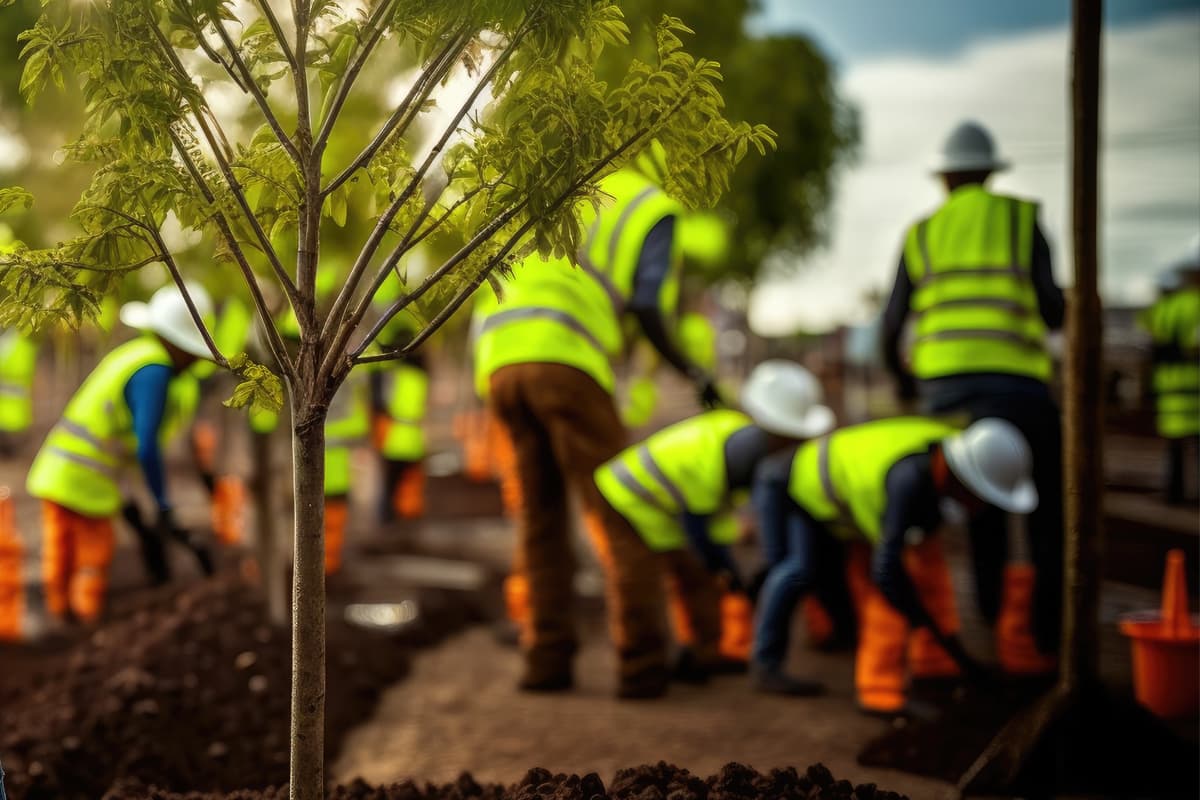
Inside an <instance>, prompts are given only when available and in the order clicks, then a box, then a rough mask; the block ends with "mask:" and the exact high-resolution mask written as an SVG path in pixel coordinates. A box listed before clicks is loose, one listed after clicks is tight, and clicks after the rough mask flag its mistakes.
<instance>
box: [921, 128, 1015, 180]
mask: <svg viewBox="0 0 1200 800" xmlns="http://www.w3.org/2000/svg"><path fill="white" fill-rule="evenodd" d="M932 166H933V171H934V172H936V173H938V174H945V173H947V172H999V171H1001V170H1005V169H1008V162H1007V161H1005V160H1003V159H1002V158H999V157H998V156H997V155H996V145H995V143H994V142H993V141H992V135H991V134H990V133H988V131H987V128H985V127H983V126H982V125H980V124H979V123H978V122H973V121H970V120H968V121H966V122H960V123H958V125H956V126H955V127H954V130H952V131H950V135H949V136H947V137H946V141H945V142H944V143H943V144H942V149H941V150H940V151H939V152H938V154H937V156H936V157H935V158H934V162H933V165H932Z"/></svg>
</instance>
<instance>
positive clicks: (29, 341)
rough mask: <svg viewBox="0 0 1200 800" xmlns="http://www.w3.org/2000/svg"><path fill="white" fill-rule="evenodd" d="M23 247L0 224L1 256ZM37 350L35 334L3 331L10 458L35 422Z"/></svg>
mask: <svg viewBox="0 0 1200 800" xmlns="http://www.w3.org/2000/svg"><path fill="white" fill-rule="evenodd" d="M20 246H21V245H20V244H19V243H18V242H17V240H16V238H15V237H14V236H13V232H12V228H10V227H8V226H7V225H5V224H3V223H0V255H4V254H6V253H12V252H15V251H16V250H17V248H18V247H20ZM37 353H38V346H37V341H36V340H35V339H34V338H33V337H32V336H31V335H29V334H27V333H25V332H23V331H21V330H19V329H17V328H8V329H7V330H5V331H3V332H2V333H0V455H3V456H4V457H6V458H8V457H11V456H13V455H14V454H15V453H16V450H17V447H18V445H19V444H20V442H21V440H22V438H23V437H24V436H25V434H26V433H28V431H29V427H30V426H31V425H32V424H33V377H34V372H35V370H36V368H37Z"/></svg>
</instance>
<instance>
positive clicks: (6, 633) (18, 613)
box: [0, 498, 25, 642]
mask: <svg viewBox="0 0 1200 800" xmlns="http://www.w3.org/2000/svg"><path fill="white" fill-rule="evenodd" d="M0 502H3V503H4V506H3V507H2V508H0V515H3V516H4V517H6V519H5V520H4V521H3V522H0V642H3V641H16V640H17V639H20V638H21V617H22V615H23V614H24V611H25V591H24V589H25V586H24V581H23V580H22V575H21V567H22V564H23V561H24V548H23V547H22V546H21V539H20V537H18V536H17V532H16V530H15V529H14V528H13V527H12V501H11V500H8V499H7V498H5V499H4V500H3V501H0Z"/></svg>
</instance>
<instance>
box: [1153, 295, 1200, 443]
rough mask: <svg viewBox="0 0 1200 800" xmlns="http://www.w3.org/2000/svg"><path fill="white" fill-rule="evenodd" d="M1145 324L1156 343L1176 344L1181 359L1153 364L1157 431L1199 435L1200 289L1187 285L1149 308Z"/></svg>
mask: <svg viewBox="0 0 1200 800" xmlns="http://www.w3.org/2000/svg"><path fill="white" fill-rule="evenodd" d="M1142 324H1143V325H1144V326H1145V328H1146V329H1147V330H1148V331H1149V332H1150V336H1151V337H1152V338H1153V339H1154V343H1155V344H1157V345H1174V346H1175V347H1177V348H1178V350H1179V357H1178V359H1172V360H1169V361H1159V362H1158V363H1156V364H1155V365H1154V379H1153V380H1154V395H1155V405H1156V407H1157V415H1156V423H1157V426H1158V433H1159V435H1160V436H1163V437H1165V438H1168V439H1179V438H1183V437H1185V436H1196V435H1197V434H1200V288H1197V287H1188V288H1186V289H1181V290H1179V291H1176V292H1172V293H1171V294H1169V295H1167V296H1165V297H1163V298H1161V299H1160V300H1159V301H1158V302H1156V303H1155V304H1154V305H1152V306H1151V307H1150V308H1148V309H1146V311H1145V312H1144V313H1143V316H1142Z"/></svg>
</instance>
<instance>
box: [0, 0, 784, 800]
mask: <svg viewBox="0 0 1200 800" xmlns="http://www.w3.org/2000/svg"><path fill="white" fill-rule="evenodd" d="M11 1H12V0H0V2H6V3H11ZM44 5H45V9H44V13H43V15H42V17H41V18H40V19H39V20H38V22H37V23H36V25H35V26H34V27H33V28H31V29H30V30H28V31H26V32H25V33H24V34H22V35H21V39H22V41H23V42H24V49H23V51H22V53H23V57H24V59H25V67H24V73H23V77H22V80H21V88H22V92H23V93H24V94H25V96H26V98H27V99H28V100H29V101H30V102H33V101H34V99H35V98H36V97H37V96H38V95H39V93H40V92H41V90H42V89H43V88H44V87H45V85H46V84H47V83H48V82H53V83H54V84H56V85H58V86H60V87H61V86H63V85H64V84H65V82H66V81H67V80H68V79H72V80H77V81H78V82H79V84H80V88H81V90H82V95H83V97H84V100H85V103H86V109H85V112H86V113H85V119H84V123H83V130H82V132H81V133H80V135H79V137H78V138H77V139H75V140H74V141H73V142H70V143H68V144H66V145H65V146H64V152H65V153H66V155H67V157H68V158H69V159H72V160H75V161H81V162H86V163H91V164H94V165H96V171H95V174H94V177H93V179H92V181H91V184H90V186H89V187H88V188H87V190H86V191H85V192H84V194H83V196H82V197H81V199H80V201H79V203H78V205H77V206H76V208H75V212H74V215H73V216H74V221H75V222H76V224H77V225H78V227H79V230H80V234H79V235H78V236H76V237H75V238H73V239H70V240H68V241H65V242H61V243H59V244H57V245H55V246H54V247H51V248H48V249H44V250H28V249H24V250H20V251H18V252H17V253H16V254H14V255H12V256H9V257H7V258H6V259H5V260H4V262H3V263H0V289H2V290H3V292H4V294H5V297H4V300H3V303H2V304H0V324H4V325H13V324H18V325H22V326H38V325H42V324H45V323H47V322H53V321H61V320H65V321H74V322H77V321H79V320H80V319H83V318H86V317H87V316H89V315H91V314H94V313H95V311H96V309H97V307H98V303H99V300H100V298H101V297H102V296H103V295H104V294H105V292H107V291H109V290H110V289H111V288H112V287H113V286H114V285H115V283H116V282H117V281H118V280H119V279H120V277H121V276H122V275H124V274H126V273H128V272H130V271H132V270H136V269H140V268H142V267H145V266H147V265H150V264H160V263H161V264H163V265H165V266H166V269H167V270H168V271H169V273H170V276H171V278H172V279H173V280H174V281H175V283H176V284H177V285H178V286H179V287H180V289H181V290H183V291H184V293H185V297H186V296H187V289H186V285H185V283H184V278H185V272H190V271H189V270H188V269H187V267H186V265H185V264H182V263H181V262H180V261H179V260H178V259H177V258H176V257H175V253H174V251H173V249H172V247H171V244H170V242H171V238H172V237H171V236H169V235H168V232H169V231H178V230H179V229H182V230H183V231H193V232H199V233H202V234H204V235H205V236H207V237H208V239H207V241H209V242H211V258H212V266H211V269H212V270H215V271H216V272H217V273H218V277H219V279H220V280H222V281H229V280H232V273H236V274H238V275H240V276H241V279H242V281H244V282H245V284H246V286H247V288H248V289H249V295H250V298H251V300H252V302H253V305H254V308H255V311H256V313H257V315H258V318H259V322H260V323H261V324H262V327H263V330H264V331H265V337H266V344H267V346H268V348H269V350H270V352H271V354H272V356H273V358H274V362H275V363H276V364H278V371H279V374H278V375H275V374H272V373H271V372H270V371H269V370H268V369H266V368H265V367H263V366H261V365H258V364H255V363H252V362H250V361H248V360H247V359H246V358H245V357H239V358H238V359H236V360H233V361H231V360H229V359H227V358H226V356H225V355H223V354H222V353H220V352H219V351H218V350H217V348H216V346H215V345H214V344H213V343H212V339H211V336H210V335H209V334H208V332H207V330H206V329H204V327H203V320H201V319H200V318H199V315H198V314H197V313H196V309H195V307H194V305H193V304H192V302H191V300H190V298H189V299H188V304H189V307H190V308H191V310H192V312H193V316H194V317H196V320H197V322H198V323H199V324H200V325H201V327H202V330H203V331H204V335H205V338H206V341H207V342H208V344H209V347H210V348H211V350H212V356H213V359H214V360H215V361H216V362H217V363H218V364H220V365H221V366H223V367H227V368H230V369H232V370H234V371H235V372H237V373H238V374H239V375H240V377H241V382H240V383H239V385H238V386H237V388H236V390H235V391H234V394H233V397H232V398H231V399H230V401H229V402H230V404H232V405H248V404H249V405H259V406H266V407H276V408H277V407H279V406H280V405H281V403H282V401H283V399H284V395H285V387H286V399H287V401H288V404H289V406H290V411H291V433H292V450H293V472H294V474H293V483H294V489H295V509H294V514H295V520H294V551H295V555H294V559H295V570H294V579H293V593H292V604H293V615H292V630H293V635H292V640H293V681H292V752H291V795H292V797H294V798H313V797H320V796H321V794H322V792H323V776H322V768H323V765H322V757H323V741H322V738H323V729H324V680H325V676H324V646H325V627H324V623H325V608H324V580H323V573H322V556H323V528H322V518H323V505H324V499H323V475H322V471H323V455H324V421H325V416H326V412H327V409H328V406H329V403H330V400H331V399H332V397H333V395H334V392H335V391H336V390H337V388H338V387H339V386H340V385H341V383H342V382H343V381H344V380H345V378H346V376H347V374H348V373H349V372H350V370H352V369H354V368H355V367H356V366H358V365H361V364H364V363H368V362H373V361H381V360H387V359H394V358H397V357H399V356H401V355H403V354H404V353H407V352H411V351H412V350H413V349H415V348H417V347H420V346H421V344H422V343H423V342H425V341H426V340H427V339H428V338H429V336H430V335H431V334H432V333H433V332H434V331H435V330H437V328H438V327H439V326H440V325H441V324H442V323H444V322H445V321H446V320H447V319H448V318H449V317H450V316H451V315H452V314H454V312H455V311H456V310H457V309H458V308H459V307H460V306H461V305H462V304H463V303H464V302H466V300H467V299H468V298H470V297H471V295H472V294H473V293H474V292H475V291H476V289H478V288H479V287H480V286H481V285H482V284H483V283H484V282H487V281H489V279H490V278H491V276H492V275H493V274H494V273H495V272H496V271H497V270H499V271H504V270H509V269H512V268H513V267H514V266H515V265H516V264H518V262H519V261H520V260H521V259H522V258H524V257H526V256H528V255H530V254H532V253H533V252H535V251H536V252H538V253H541V254H543V255H549V254H557V255H563V254H573V253H574V252H575V251H576V249H577V245H578V243H579V239H580V236H581V231H580V228H579V223H578V216H577V212H578V209H579V206H580V204H581V203H583V202H589V201H591V202H595V201H597V200H598V199H599V198H598V189H597V185H596V184H597V181H598V180H599V179H600V178H602V177H604V176H605V175H606V174H607V173H609V172H611V171H612V170H614V169H616V168H617V167H619V166H620V165H621V164H622V163H624V162H625V161H627V160H628V159H630V158H631V157H633V156H634V155H635V154H636V153H637V152H638V151H639V150H640V149H641V148H643V147H644V146H646V145H647V144H648V143H649V142H650V140H652V139H657V140H659V141H660V142H661V143H662V144H663V145H664V146H665V147H666V149H667V151H668V153H670V155H671V164H670V168H669V174H668V175H667V176H666V181H667V188H668V190H669V191H671V192H672V193H673V194H675V195H676V196H678V197H680V198H681V199H682V200H683V201H684V202H686V203H688V204H690V205H693V206H707V205H711V204H712V203H713V202H714V201H715V200H716V198H717V197H718V196H719V195H720V193H721V192H722V191H724V190H725V189H726V188H728V186H729V183H730V180H731V177H732V174H733V169H734V166H735V165H736V163H737V162H738V161H739V160H741V158H742V157H743V156H744V155H745V154H746V152H747V150H748V148H750V147H756V148H757V149H758V150H759V151H763V150H764V149H765V148H766V147H767V146H768V145H769V144H770V143H771V139H772V135H771V132H770V130H769V129H767V128H765V127H763V126H750V125H748V124H745V123H741V124H737V125H734V124H731V123H730V122H728V121H727V120H726V119H725V118H724V116H723V113H722V112H723V103H722V99H721V95H720V93H719V91H718V89H717V84H718V82H719V80H720V73H719V68H718V65H717V64H716V63H714V62H712V61H708V60H705V59H702V58H695V57H693V56H691V55H689V54H688V53H687V52H686V51H685V50H684V48H683V45H682V42H681V39H680V36H681V35H682V34H685V33H687V32H688V29H687V28H686V27H685V26H684V25H683V23H682V22H680V21H679V20H676V19H673V18H664V19H663V21H662V23H661V24H660V25H659V26H658V28H657V32H656V58H655V59H654V60H653V61H652V62H650V63H646V62H642V61H632V62H631V63H630V64H629V65H628V68H627V70H626V71H625V74H624V76H623V78H622V80H621V81H620V82H616V83H613V84H608V83H605V82H602V81H600V80H599V79H597V77H596V76H595V74H594V71H593V64H594V62H595V60H596V58H597V57H598V55H599V53H600V51H601V50H602V49H604V48H606V47H611V46H619V45H623V44H625V43H626V40H627V39H626V37H627V28H626V25H625V23H624V21H623V18H622V15H621V12H620V10H619V8H618V7H617V5H616V3H615V2H614V0H366V1H365V2H363V3H360V4H341V3H337V2H334V1H333V0H292V2H291V4H290V6H289V7H287V8H283V7H282V4H278V3H272V2H270V0H254V2H253V3H251V2H244V3H241V4H237V5H235V4H234V3H233V2H232V1H231V0H100V1H99V2H93V3H87V4H79V3H73V2H70V0H46V1H45V3H44ZM409 64H415V65H417V68H416V69H415V70H414V71H413V74H412V75H411V79H410V80H409V81H407V83H406V86H405V91H403V96H402V97H400V98H399V100H398V101H397V102H395V103H393V104H390V105H387V106H383V107H381V108H380V109H379V111H380V113H379V118H378V120H377V121H376V127H375V128H374V130H372V131H370V132H368V133H367V134H363V135H361V138H360V139H359V144H358V146H357V148H355V150H356V154H355V155H354V156H353V157H352V158H351V159H350V160H348V161H342V160H339V159H336V158H334V157H332V153H333V150H332V149H331V148H329V144H330V141H331V139H332V138H333V137H334V136H335V134H336V135H338V136H342V137H350V138H353V137H355V136H359V135H360V131H362V122H361V119H356V120H355V122H354V123H347V122H346V121H345V119H344V117H343V114H342V112H343V109H344V108H345V107H346V105H347V103H348V101H350V100H351V99H352V98H353V97H355V96H357V94H358V93H363V92H367V93H370V94H372V95H373V96H375V95H378V94H379V93H378V92H377V91H376V90H375V87H374V86H371V85H369V84H368V83H367V82H364V81H363V76H364V74H366V72H367V70H368V68H370V67H373V66H374V67H377V68H378V69H379V70H382V71H384V72H387V71H389V70H390V71H391V72H392V74H394V73H396V72H399V71H400V68H401V67H403V66H406V65H409ZM376 74H379V72H378V71H377V72H376ZM455 76H457V78H458V79H459V80H458V81H457V82H458V83H461V84H463V85H465V86H466V89H465V90H464V91H463V93H462V95H461V96H454V95H453V94H452V93H451V92H449V90H448V89H447V87H449V86H453V85H456V84H455V83H448V82H447V81H448V80H449V79H451V78H453V77H455ZM489 96H490V97H491V98H492V100H491V101H490V102H488V103H487V107H486V108H481V105H482V102H481V100H482V99H486V98H487V97H489ZM435 104H440V105H442V106H445V107H446V109H447V110H448V111H449V117H448V121H447V122H446V123H445V124H444V125H442V126H441V128H440V130H438V131H436V132H435V134H434V136H433V137H432V140H431V141H430V142H428V143H427V145H426V146H425V147H424V148H423V149H422V150H421V151H419V152H417V153H416V154H414V152H412V150H411V148H410V140H409V136H408V134H409V133H410V132H411V131H412V130H413V129H414V126H415V125H416V124H417V123H418V120H420V119H421V118H422V115H423V114H424V113H425V112H427V111H429V110H431V109H432V108H433V107H434V106H435ZM243 105H246V106H249V108H250V109H251V112H250V113H251V114H252V115H253V116H254V117H256V119H257V124H258V127H257V129H256V130H253V131H252V132H248V133H246V134H245V135H239V134H238V133H237V131H236V130H235V128H234V125H235V123H236V121H237V120H238V119H239V118H240V116H241V110H242V107H243ZM348 126H349V127H348ZM30 202H31V198H30V197H29V195H28V194H27V193H25V192H23V191H21V190H19V189H8V190H4V192H3V194H0V212H2V211H3V210H4V208H5V207H12V206H14V205H20V204H24V205H28V204H29V203H30ZM351 215H357V216H362V215H368V216H369V218H370V231H369V233H368V234H367V235H366V236H365V238H364V240H363V241H361V242H359V243H358V248H357V253H356V255H355V257H354V258H353V261H352V263H351V264H350V265H349V267H348V268H347V269H345V270H344V272H342V273H340V274H339V275H338V276H337V281H336V284H335V285H336V286H337V287H338V288H337V291H336V293H335V294H334V295H333V296H332V297H331V298H330V299H329V300H328V301H327V302H319V299H318V292H317V285H318V273H320V272H322V271H323V270H327V269H331V268H333V267H331V266H329V265H328V264H327V263H326V262H324V261H323V260H322V240H323V232H325V233H328V231H329V229H330V226H331V225H332V226H340V225H343V224H344V223H345V222H346V220H347V218H348V217H349V216H351ZM431 237H451V238H452V239H453V240H454V241H456V242H457V243H458V247H457V249H456V250H455V251H454V252H453V255H451V256H450V257H449V258H447V259H446V260H445V261H444V262H443V263H441V264H440V265H439V266H438V267H437V268H436V269H434V270H432V271H431V272H430V273H429V274H428V275H427V276H426V277H425V278H424V279H422V280H419V281H413V282H411V283H410V282H409V281H408V280H407V275H406V272H405V258H406V255H408V254H409V253H410V252H412V251H413V249H414V248H415V247H417V246H418V245H419V244H421V243H422V242H424V241H426V240H427V239H430V238H431ZM283 241H291V242H294V245H292V246H287V247H285V246H283V245H281V244H280V243H281V242H283ZM393 274H395V275H396V276H398V278H399V280H400V281H401V283H402V285H403V292H402V294H401V296H400V297H399V298H398V299H397V300H395V301H394V302H393V303H391V305H390V306H388V307H387V309H386V311H384V312H383V313H382V314H381V315H377V316H376V317H375V318H372V315H371V304H372V303H371V301H372V298H373V296H374V295H375V293H376V292H377V291H378V290H379V288H380V287H381V286H382V285H383V284H384V282H385V281H386V280H387V279H388V278H389V276H390V275H393ZM273 298H277V299H278V302H273ZM281 311H283V312H290V313H292V314H294V318H295V321H296V323H297V325H298V328H299V332H300V341H299V345H298V347H296V348H294V352H293V353H289V351H288V349H287V348H286V347H285V346H284V342H283V339H282V337H281V335H280V331H279V329H278V328H277V326H276V323H275V320H276V319H277V318H278V316H279V313H280V312H281ZM413 312H415V313H416V314H417V316H418V318H420V319H422V320H423V322H424V324H423V325H422V328H421V330H420V332H419V333H418V334H417V335H416V336H415V338H414V339H413V340H412V342H411V343H410V344H408V345H407V346H406V347H405V348H403V350H399V351H392V352H384V351H380V350H379V349H378V348H377V347H375V346H374V339H375V337H376V336H377V334H378V333H379V332H380V331H381V330H382V329H383V327H384V326H385V325H386V324H387V323H388V321H389V320H391V319H392V318H393V317H394V316H395V315H397V314H400V313H413ZM424 320H427V321H424Z"/></svg>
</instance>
